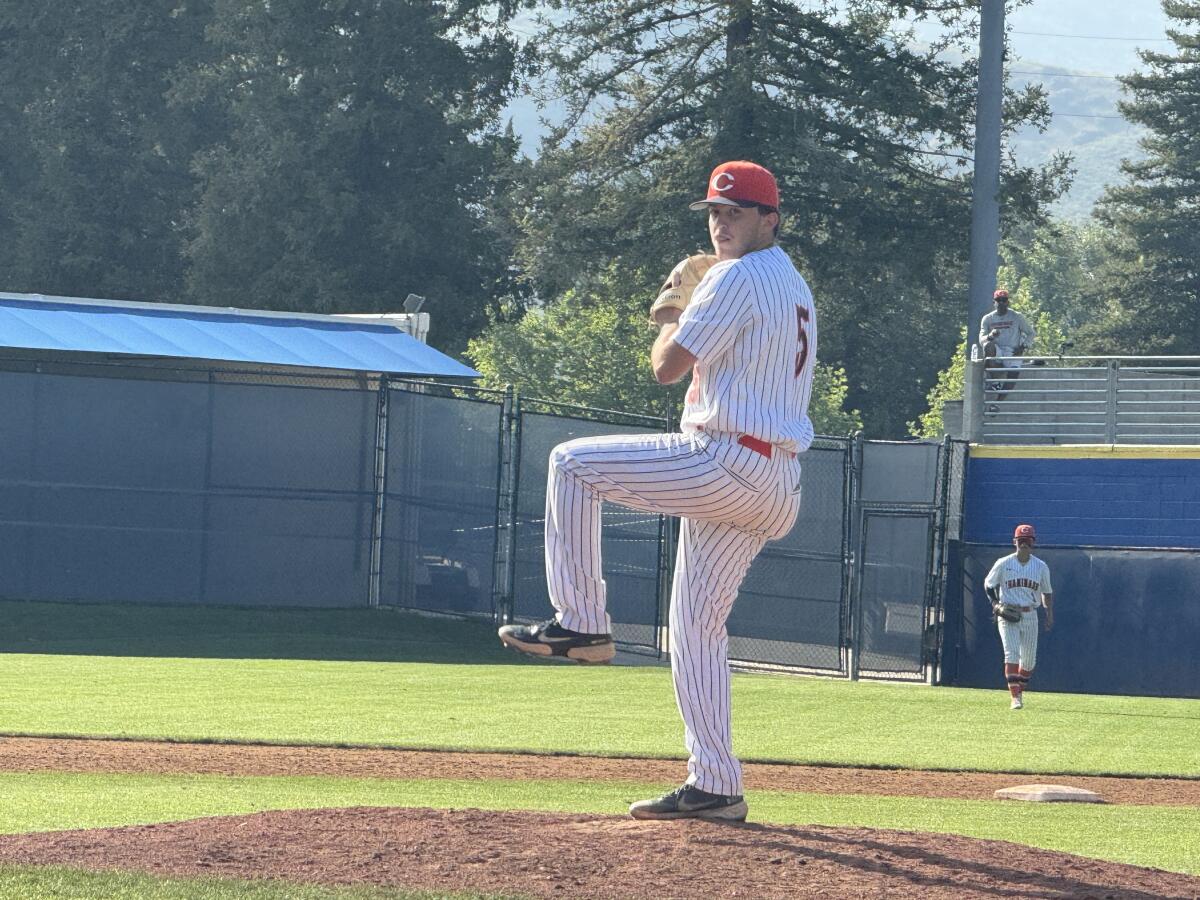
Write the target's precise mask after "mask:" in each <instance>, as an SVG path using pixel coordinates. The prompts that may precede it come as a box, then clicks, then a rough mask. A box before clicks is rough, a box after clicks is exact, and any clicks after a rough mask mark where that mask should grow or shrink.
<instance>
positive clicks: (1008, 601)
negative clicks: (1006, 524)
mask: <svg viewBox="0 0 1200 900" xmlns="http://www.w3.org/2000/svg"><path fill="white" fill-rule="evenodd" d="M983 586H984V587H989V588H998V589H999V590H1000V602H1001V603H1003V604H1005V605H1006V606H1016V607H1019V608H1020V609H1021V610H1022V611H1023V612H1024V613H1025V614H1024V615H1023V616H1021V621H1020V622H1009V621H1008V620H1006V619H1003V618H1001V617H999V616H997V617H996V627H997V628H999V629H1000V644H1001V646H1003V647H1004V661H1005V662H1006V663H1008V664H1010V665H1011V664H1013V663H1017V664H1018V665H1020V667H1021V668H1022V669H1025V670H1026V671H1029V672H1032V671H1033V669H1034V667H1035V666H1036V665H1037V648H1038V614H1037V608H1038V607H1039V606H1041V605H1042V604H1043V600H1042V595H1044V594H1053V593H1054V588H1052V587H1051V586H1050V567H1049V566H1048V565H1046V563H1045V561H1044V560H1041V559H1038V558H1037V557H1036V556H1032V555H1031V556H1030V557H1029V559H1028V561H1026V562H1024V563H1022V562H1021V560H1020V559H1018V558H1017V554H1015V553H1010V554H1009V555H1008V556H1002V557H1000V558H999V559H998V560H996V563H995V565H993V566H992V570H991V571H990V572H988V574H987V578H985V579H984V580H983Z"/></svg>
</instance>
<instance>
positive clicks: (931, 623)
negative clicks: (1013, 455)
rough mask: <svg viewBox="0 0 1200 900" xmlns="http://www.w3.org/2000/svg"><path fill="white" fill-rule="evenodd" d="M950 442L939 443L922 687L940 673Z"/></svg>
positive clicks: (951, 444) (951, 472)
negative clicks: (939, 471)
mask: <svg viewBox="0 0 1200 900" xmlns="http://www.w3.org/2000/svg"><path fill="white" fill-rule="evenodd" d="M953 456H954V441H953V440H951V438H950V435H946V436H945V437H944V438H943V439H942V448H941V463H942V471H941V491H940V493H936V494H935V501H936V506H935V512H934V532H933V551H934V554H935V557H934V558H935V561H936V565H935V566H934V567H933V571H932V572H931V573H930V575H931V577H932V579H933V585H932V592H931V599H932V601H933V603H932V604H931V605H930V608H929V610H928V613H927V614H928V619H927V621H926V622H925V628H924V631H923V632H922V647H923V650H924V653H923V656H924V665H925V683H926V684H937V683H938V682H939V681H940V680H941V672H942V637H943V631H944V628H943V625H944V623H945V619H946V610H945V601H946V543H947V538H946V536H947V534H948V533H949V519H950V495H951V493H952V490H951V488H952V485H951V479H952V478H953V477H954V466H953V465H952V461H953Z"/></svg>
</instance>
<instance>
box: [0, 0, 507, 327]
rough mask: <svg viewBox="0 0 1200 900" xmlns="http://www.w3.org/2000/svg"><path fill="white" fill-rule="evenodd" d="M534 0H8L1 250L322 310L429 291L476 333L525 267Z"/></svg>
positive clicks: (40, 273)
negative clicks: (523, 122)
mask: <svg viewBox="0 0 1200 900" xmlns="http://www.w3.org/2000/svg"><path fill="white" fill-rule="evenodd" d="M527 2H529V0H502V2H485V0H440V2H436V3H430V2H425V0H420V2H418V0H296V2H291V3H286V4H279V3H271V2H267V0H250V2H247V0H187V2H184V0H179V2H176V3H160V2H151V0H126V2H121V3H117V2H114V0H96V2H91V3H77V4H61V3H51V4H42V5H37V4H29V3H14V2H4V0H0V51H2V52H3V53H4V58H5V61H6V63H7V66H6V74H5V80H4V83H3V84H0V166H2V167H3V169H2V175H0V273H3V275H4V287H5V288H7V289H10V290H25V291H34V292H42V293H61V294H74V295H83V296H105V297H114V298H136V299H146V300H174V301H179V300H181V299H187V300H190V301H191V302H196V303H205V304H216V305H222V306H241V307H265V308H271V309H290V310H301V311H310V312H351V311H362V312H371V311H391V310H397V309H399V308H400V304H401V303H402V302H403V300H404V298H405V297H406V296H407V294H408V293H410V292H413V293H417V294H422V295H425V296H427V297H428V298H429V299H430V306H429V309H430V310H431V311H432V312H433V313H434V321H435V325H434V329H433V333H432V336H431V338H432V340H433V341H434V342H435V343H437V344H438V345H439V346H441V347H443V348H444V349H448V350H451V351H455V350H461V349H462V347H463V346H464V345H465V342H466V338H467V337H468V336H470V335H471V334H474V333H475V332H477V331H478V330H479V329H480V328H482V327H483V325H484V324H486V322H487V315H486V311H487V309H488V307H489V305H495V304H496V303H498V302H499V298H503V297H505V296H507V295H511V294H514V293H516V292H518V291H519V287H518V286H517V285H516V284H515V280H514V275H513V271H512V267H511V266H510V258H511V256H512V244H513V241H514V239H515V231H514V229H513V227H512V222H513V219H514V216H513V214H511V213H510V212H509V207H510V205H511V203H512V200H511V198H512V197H514V196H520V195H521V193H522V189H521V185H520V182H521V181H522V180H523V175H522V168H521V166H522V164H521V163H520V162H519V161H517V160H516V148H517V140H516V137H515V136H514V135H513V134H512V133H511V132H505V131H504V130H502V129H501V128H500V126H499V122H500V112H501V110H502V109H503V107H504V105H505V103H506V102H507V101H508V99H510V98H511V96H512V95H513V92H514V91H515V90H516V87H517V78H518V76H519V75H520V74H521V73H522V72H523V71H524V67H525V65H526V56H525V53H524V51H522V50H521V49H520V48H519V47H518V45H517V43H516V37H515V36H514V35H513V34H512V33H511V31H510V30H509V28H508V21H509V19H510V18H511V17H512V15H513V14H514V13H515V11H516V10H517V9H518V8H519V7H520V6H522V5H525V4H526V3H527Z"/></svg>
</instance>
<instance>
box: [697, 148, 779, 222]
mask: <svg viewBox="0 0 1200 900" xmlns="http://www.w3.org/2000/svg"><path fill="white" fill-rule="evenodd" d="M714 203H716V204H719V205H721V206H743V205H746V204H753V203H757V204H758V205H759V206H766V207H768V208H770V209H773V210H776V211H778V210H779V185H778V184H776V182H775V176H774V175H772V174H771V173H770V172H769V171H768V170H767V169H764V168H763V167H762V166H760V165H758V164H757V163H752V162H746V161H745V160H741V159H739V160H734V161H733V162H727V163H721V165H719V166H717V167H716V168H715V169H713V170H712V174H711V175H710V176H708V196H707V197H705V198H704V199H703V200H697V201H696V202H695V203H693V204H691V207H690V208H691V209H704V207H706V206H710V205H712V204H714Z"/></svg>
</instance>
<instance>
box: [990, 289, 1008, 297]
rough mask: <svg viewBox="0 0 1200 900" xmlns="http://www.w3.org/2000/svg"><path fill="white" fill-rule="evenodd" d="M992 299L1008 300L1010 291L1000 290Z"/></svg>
mask: <svg viewBox="0 0 1200 900" xmlns="http://www.w3.org/2000/svg"><path fill="white" fill-rule="evenodd" d="M992 299H993V300H1007V299H1008V291H1006V290H1004V288H1000V290H998V291H996V293H994V294H992Z"/></svg>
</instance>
